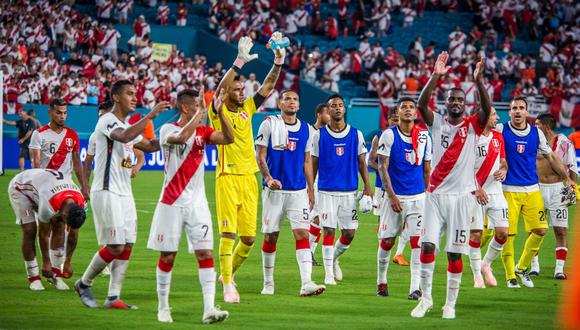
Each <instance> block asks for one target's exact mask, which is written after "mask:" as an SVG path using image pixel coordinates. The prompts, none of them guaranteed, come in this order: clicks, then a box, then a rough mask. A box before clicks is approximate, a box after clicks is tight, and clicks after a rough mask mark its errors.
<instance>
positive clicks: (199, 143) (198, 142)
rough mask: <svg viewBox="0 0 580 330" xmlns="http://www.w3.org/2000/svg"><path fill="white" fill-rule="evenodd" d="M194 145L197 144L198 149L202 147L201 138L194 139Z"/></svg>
mask: <svg viewBox="0 0 580 330" xmlns="http://www.w3.org/2000/svg"><path fill="white" fill-rule="evenodd" d="M195 144H197V145H198V146H200V147H203V139H202V138H201V136H196V137H195Z"/></svg>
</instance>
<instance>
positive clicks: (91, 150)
mask: <svg viewBox="0 0 580 330" xmlns="http://www.w3.org/2000/svg"><path fill="white" fill-rule="evenodd" d="M87 155H91V156H94V155H95V132H92V133H91V136H89V144H88V145H87Z"/></svg>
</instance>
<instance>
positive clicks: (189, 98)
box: [147, 89, 234, 324]
mask: <svg viewBox="0 0 580 330" xmlns="http://www.w3.org/2000/svg"><path fill="white" fill-rule="evenodd" d="M223 97H224V90H223V89H222V90H220V91H219V95H217V96H216V97H215V98H214V100H213V105H214V109H216V111H217V115H218V117H219V121H220V123H221V127H222V130H221V131H220V132H218V131H214V130H213V129H212V128H210V127H208V126H202V124H203V123H204V122H205V104H204V101H203V89H202V90H201V91H200V92H199V93H198V92H197V91H195V90H191V89H186V90H183V91H181V92H179V94H178V95H177V103H176V108H177V111H179V113H180V117H179V120H178V121H177V122H175V123H170V124H165V125H163V126H162V127H161V131H160V134H159V135H160V143H161V145H162V148H163V158H164V159H165V180H164V181H163V188H162V189H161V196H160V198H159V202H158V203H157V207H156V208H155V214H154V215H153V223H152V224H151V231H150V233H149V242H148V243H147V247H148V248H150V249H153V250H156V251H160V252H161V255H160V257H159V262H158V264H157V297H158V299H159V306H158V312H157V319H158V320H159V322H166V323H170V322H173V319H172V318H171V310H170V307H169V288H170V286H171V271H172V269H173V264H174V262H175V256H176V255H177V249H178V248H179V242H180V240H181V233H182V231H184V230H185V234H186V236H187V241H188V243H189V251H190V252H192V253H195V256H196V258H197V261H198V263H199V282H200V284H201V291H202V295H203V304H204V313H203V319H202V321H203V323H206V324H207V323H215V322H220V321H223V320H225V319H226V318H227V317H228V316H229V313H228V312H226V311H222V310H219V308H217V307H215V305H214V300H215V299H214V298H215V282H216V273H215V270H214V262H213V255H212V249H213V231H212V223H211V214H210V212H209V206H208V203H207V198H206V196H205V184H204V181H203V180H204V173H205V171H204V161H203V159H204V155H205V146H206V145H207V144H212V145H216V144H230V143H232V142H234V133H233V129H232V126H231V125H230V123H229V122H228V120H227V119H226V117H225V116H226V115H225V114H224V110H223V109H222V104H223Z"/></svg>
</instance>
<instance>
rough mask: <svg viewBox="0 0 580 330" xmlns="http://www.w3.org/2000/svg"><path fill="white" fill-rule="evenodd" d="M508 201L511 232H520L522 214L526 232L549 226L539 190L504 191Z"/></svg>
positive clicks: (512, 233) (511, 233) (513, 233)
mask: <svg viewBox="0 0 580 330" xmlns="http://www.w3.org/2000/svg"><path fill="white" fill-rule="evenodd" d="M503 194H504V196H505V199H506V200H507V203H508V220H509V225H510V228H509V234H510V235H515V234H517V233H518V221H519V218H520V214H521V215H522V218H523V220H524V227H525V230H526V232H529V231H531V230H532V229H541V228H548V221H547V214H546V210H545V208H544V200H543V199H542V193H541V192H540V191H539V190H536V191H532V192H511V191H504V193H503Z"/></svg>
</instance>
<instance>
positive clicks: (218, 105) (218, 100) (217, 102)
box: [209, 89, 234, 145]
mask: <svg viewBox="0 0 580 330" xmlns="http://www.w3.org/2000/svg"><path fill="white" fill-rule="evenodd" d="M218 93H219V95H217V96H216V95H214V97H213V100H212V102H213V104H214V106H215V108H214V109H217V110H215V111H217V115H218V118H219V120H220V126H221V128H222V130H221V131H214V132H213V133H211V136H210V137H209V142H210V143H211V144H214V145H215V144H230V143H234V129H233V128H232V125H231V124H230V121H229V120H228V119H227V118H226V114H225V113H224V111H223V107H222V104H223V102H224V97H225V91H224V90H223V89H219V90H218Z"/></svg>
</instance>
